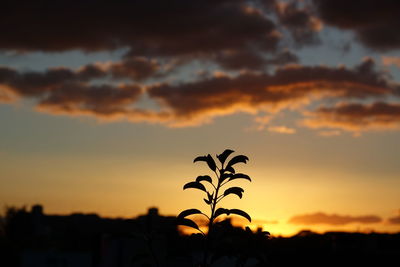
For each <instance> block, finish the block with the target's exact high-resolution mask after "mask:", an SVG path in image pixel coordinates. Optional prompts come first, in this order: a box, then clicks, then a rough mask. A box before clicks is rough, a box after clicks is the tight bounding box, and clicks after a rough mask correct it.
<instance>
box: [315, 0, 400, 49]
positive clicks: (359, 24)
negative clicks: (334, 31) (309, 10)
mask: <svg viewBox="0 0 400 267" xmlns="http://www.w3.org/2000/svg"><path fill="white" fill-rule="evenodd" d="M313 3H314V5H315V8H316V10H317V13H318V15H319V17H320V19H321V20H322V21H323V22H324V23H326V24H328V25H330V26H334V27H338V28H340V29H346V30H353V31H354V33H355V34H356V36H357V38H358V40H360V42H361V43H363V44H364V45H365V46H367V47H370V48H372V49H376V50H391V49H398V48H400V32H399V31H398V29H399V28H400V20H399V17H400V2H399V1H390V0H389V1H386V0H384V1H381V0H364V1H347V0H335V1H331V0H313Z"/></svg>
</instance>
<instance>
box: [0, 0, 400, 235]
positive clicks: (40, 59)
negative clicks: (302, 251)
mask: <svg viewBox="0 0 400 267" xmlns="http://www.w3.org/2000/svg"><path fill="white" fill-rule="evenodd" d="M399 16H400V2H399V1H394V0H393V1H390V0H380V1H377V0H364V1H344V0H335V1H329V0H302V1H283V0H282V1H280V0H218V1H216V0H202V1H185V0H170V1H161V0H151V1H141V0H130V1H128V0H124V1H118V3H117V2H115V3H110V2H109V1H104V0H98V1H94V0H83V1H79V2H74V3H72V2H71V1H66V0H59V1H49V0H43V1H40V2H37V1H34V2H32V1H28V0H13V1H5V2H4V3H2V16H0V31H1V32H2V38H1V39H0V122H1V126H0V205H3V206H4V207H5V206H18V207H21V206H24V205H26V206H28V207H29V206H31V205H34V204H37V203H40V204H42V205H43V206H44V209H45V212H46V213H50V214H68V213H72V212H83V213H98V214H100V215H101V216H105V217H125V218H130V217H134V216H137V215H138V214H143V213H146V212H147V209H148V208H149V207H153V206H155V207H158V208H159V210H160V213H161V214H164V215H176V214H178V213H179V212H180V211H182V210H184V209H187V208H199V209H203V210H206V208H207V207H206V205H205V204H204V203H203V196H202V194H201V192H196V191H195V190H185V191H183V190H182V187H183V185H184V184H185V183H187V182H189V181H191V180H193V179H195V178H196V177H197V176H198V175H205V174H208V172H209V171H208V169H207V166H206V165H205V164H201V163H195V164H193V159H194V158H195V157H196V156H201V155H207V154H211V155H213V156H215V155H216V154H220V153H222V152H223V151H224V150H225V149H232V150H234V151H235V153H237V154H243V155H246V156H248V157H249V162H248V163H247V164H246V165H245V164H240V165H238V170H240V172H243V173H246V174H248V175H249V176H250V177H251V178H252V182H248V181H238V182H237V185H240V186H242V187H243V188H244V189H245V192H244V195H243V198H242V199H239V198H237V197H235V196H229V198H228V197H227V198H226V199H224V200H226V202H224V205H223V206H224V207H226V208H241V209H243V210H245V211H247V212H248V213H249V214H250V215H251V217H252V218H253V221H252V224H251V227H253V228H256V227H257V226H261V227H263V229H265V230H268V231H270V232H271V233H272V234H275V235H291V234H294V233H296V232H298V231H300V230H302V229H310V230H312V231H317V232H324V231H361V232H370V231H379V232H398V231H400V164H399V156H400V143H399V141H398V140H399V138H400V132H399V130H400V101H399V98H400V32H399V31H398V29H399V27H400V21H399V20H398V17H399ZM221 203H222V202H221ZM235 220H236V221H237V222H238V223H244V224H246V222H242V221H240V220H239V219H238V218H236V219H235Z"/></svg>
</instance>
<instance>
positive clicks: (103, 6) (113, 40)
mask: <svg viewBox="0 0 400 267" xmlns="http://www.w3.org/2000/svg"><path fill="white" fill-rule="evenodd" d="M254 2H255V1H252V0H248V1H244V0H218V1H215V0H202V1H197V2H196V3H192V2H191V1H185V0H170V1H168V3H166V2H165V1H163V0H149V1H137V0H132V1H126V0H125V1H118V3H110V2H109V1H106V0H99V1H96V2H95V4H94V3H93V1H90V0H82V1H75V2H73V3H71V1H68V0H59V1H50V0H45V1H42V2H41V4H40V5H37V4H32V2H30V1H28V0H15V1H6V3H3V5H2V16H1V17H0V31H1V32H2V33H3V36H2V38H1V40H0V49H3V50H13V51H21V52H26V51H44V52H58V51H70V50H83V51H108V50H114V49H117V48H128V49H129V53H128V54H129V55H130V56H133V57H137V56H141V57H143V56H144V57H173V58H176V57H188V56H190V57H197V58H210V59H212V58H219V57H220V56H221V55H219V54H220V53H222V54H225V53H229V52H230V51H233V53H234V54H235V55H236V56H237V57H242V55H248V54H252V55H253V58H254V59H256V58H260V60H261V58H262V53H265V52H272V51H275V49H276V48H277V45H278V42H279V40H280V37H279V35H278V34H277V30H276V25H275V23H274V22H273V20H272V19H270V18H269V17H268V16H266V15H265V14H264V13H263V12H262V11H261V10H259V9H256V8H255V7H252V6H254V5H252V3H254ZM216 55H217V57H215V56H216ZM136 63H138V62H136ZM251 64H253V63H251Z"/></svg>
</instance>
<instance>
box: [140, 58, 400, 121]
mask: <svg viewBox="0 0 400 267" xmlns="http://www.w3.org/2000/svg"><path fill="white" fill-rule="evenodd" d="M394 89H395V88H392V85H391V84H390V83H389V82H388V81H387V80H386V78H385V76H384V75H383V74H381V73H378V72H375V71H374V70H373V62H372V61H371V60H367V61H365V62H363V63H362V64H360V65H359V66H357V67H355V68H354V69H346V68H344V67H338V68H331V67H324V66H315V67H307V66H300V65H297V66H291V67H286V68H279V69H278V70H277V71H276V72H275V73H274V74H273V75H270V74H267V73H263V74H255V73H248V72H247V73H246V72H245V73H242V74H240V75H238V76H235V77H231V76H227V75H219V76H214V77H211V78H206V79H204V80H200V81H193V82H187V83H181V84H167V83H163V84H159V85H155V86H150V87H149V88H148V90H147V93H148V94H149V96H150V97H151V98H152V99H155V100H157V101H158V103H159V104H160V106H162V107H163V108H165V109H166V110H169V111H170V112H172V113H174V114H175V116H176V117H177V118H180V119H183V120H192V119H194V118H198V117H215V116H223V115H228V114H232V113H236V112H247V113H252V114H255V113H257V112H259V111H268V112H276V111H279V110H280V109H282V108H288V107H291V108H293V107H296V105H297V106H298V105H301V104H304V103H309V102H310V101H312V100H313V99H317V98H322V97H333V98H359V99H364V98H367V97H379V96H384V95H390V94H392V93H393V90H394Z"/></svg>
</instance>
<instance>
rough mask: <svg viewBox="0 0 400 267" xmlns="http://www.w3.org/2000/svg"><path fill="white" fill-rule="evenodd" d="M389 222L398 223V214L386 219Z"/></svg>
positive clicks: (399, 220) (399, 219)
mask: <svg viewBox="0 0 400 267" xmlns="http://www.w3.org/2000/svg"><path fill="white" fill-rule="evenodd" d="M388 222H389V223H390V224H400V215H399V216H395V217H391V218H389V219H388Z"/></svg>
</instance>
